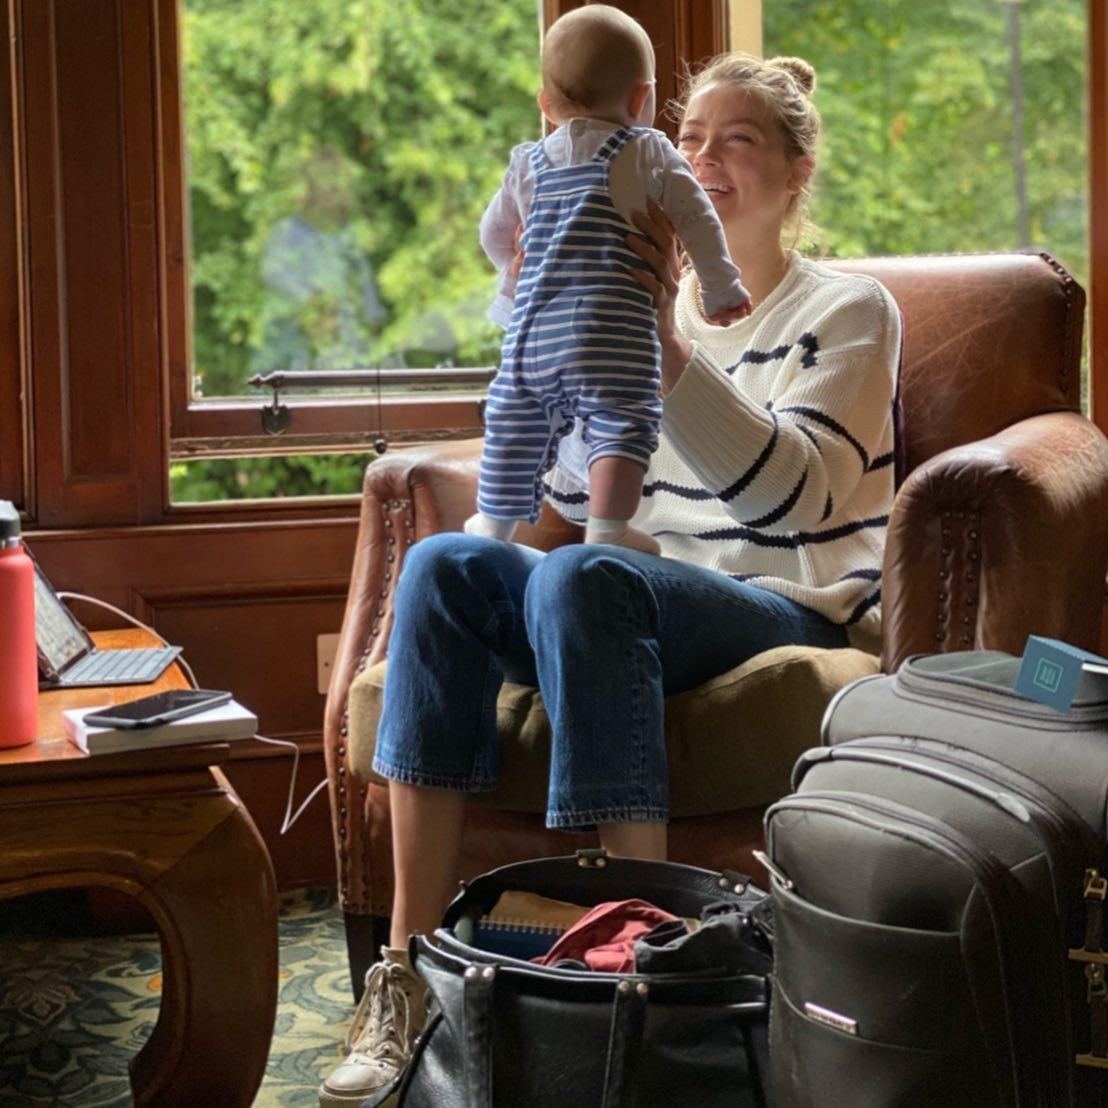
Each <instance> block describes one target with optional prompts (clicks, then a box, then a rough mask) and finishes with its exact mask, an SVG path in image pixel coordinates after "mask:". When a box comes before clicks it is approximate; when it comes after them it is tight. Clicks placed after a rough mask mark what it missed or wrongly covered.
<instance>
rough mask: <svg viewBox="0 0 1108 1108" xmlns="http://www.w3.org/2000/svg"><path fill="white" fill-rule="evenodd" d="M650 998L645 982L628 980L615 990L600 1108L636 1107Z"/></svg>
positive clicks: (648, 988)
mask: <svg viewBox="0 0 1108 1108" xmlns="http://www.w3.org/2000/svg"><path fill="white" fill-rule="evenodd" d="M649 994H650V987H649V985H647V983H646V982H645V981H637V982H636V981H630V980H626V979H625V980H623V981H621V982H620V983H619V984H618V985H617V986H616V989H615V999H614V1000H613V1001H612V1024H611V1031H610V1033H609V1035H608V1061H607V1064H606V1066H605V1067H604V1100H603V1101H602V1102H601V1108H632V1106H633V1105H634V1104H635V1088H634V1082H635V1074H636V1073H637V1072H638V1068H639V1054H640V1053H641V1051H642V1037H643V1028H644V1026H645V1024H646V1001H647V997H648V996H649Z"/></svg>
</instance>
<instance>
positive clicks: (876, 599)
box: [844, 589, 881, 627]
mask: <svg viewBox="0 0 1108 1108" xmlns="http://www.w3.org/2000/svg"><path fill="white" fill-rule="evenodd" d="M880 603H881V590H880V589H877V590H876V591H875V592H872V593H870V595H869V596H867V597H866V598H865V599H864V600H860V601H859V602H858V603H857V604H856V605H855V607H854V611H853V612H851V613H850V615H848V616H847V617H846V623H845V624H844V626H846V627H849V626H850V625H851V624H852V623H857V622H858V620H860V619H861V618H862V616H864V615H865V614H866V612H868V611H869V610H870V608H874V607H876V606H877V605H878V604H880Z"/></svg>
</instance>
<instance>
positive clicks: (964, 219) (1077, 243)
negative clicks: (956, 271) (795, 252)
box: [763, 0, 1088, 281]
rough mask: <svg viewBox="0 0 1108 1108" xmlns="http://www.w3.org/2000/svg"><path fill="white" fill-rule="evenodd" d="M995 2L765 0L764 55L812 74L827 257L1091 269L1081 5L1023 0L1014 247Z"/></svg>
mask: <svg viewBox="0 0 1108 1108" xmlns="http://www.w3.org/2000/svg"><path fill="white" fill-rule="evenodd" d="M1010 7H1011V5H1010V3H1009V2H1007V0H850V2H849V3H843V2H842V0H766V2H765V4H764V6H763V12H764V17H765V23H764V33H765V54H766V57H773V56H774V55H781V54H785V55H788V54H793V55H798V56H799V57H802V58H805V59H806V60H807V61H809V62H810V63H811V64H812V65H813V66H814V67H815V69H816V75H817V87H816V94H815V100H816V103H817V105H818V106H819V109H820V112H821V113H822V115H823V120H824V139H823V146H822V150H821V153H820V168H819V172H818V175H817V178H816V189H815V201H814V203H813V212H812V215H813V218H814V220H815V222H816V223H817V224H818V225H819V227H820V228H821V230H822V233H823V241H822V246H823V248H824V250H825V251H826V252H827V253H828V254H830V255H835V256H841V257H846V256H858V255H865V254H916V253H922V254H927V253H936V252H942V251H972V250H1010V249H1017V248H1019V247H1021V246H1032V247H1035V248H1039V249H1048V250H1049V251H1050V252H1051V253H1053V254H1054V255H1055V256H1056V257H1058V258H1059V260H1060V261H1062V262H1063V263H1064V264H1065V265H1066V266H1068V267H1069V268H1070V269H1071V270H1073V272H1074V274H1075V275H1076V276H1077V278H1078V280H1081V281H1084V280H1085V279H1086V277H1087V274H1088V234H1087V227H1086V220H1087V216H1086V211H1087V205H1086V201H1085V173H1086V150H1085V123H1084V120H1083V118H1082V112H1081V105H1082V103H1083V99H1084V89H1085V41H1086V25H1085V22H1086V21H1085V3H1084V0H1023V2H1022V3H1018V13H1019V17H1020V24H1021V27H1020V31H1021V33H1020V62H1021V66H1020V68H1021V70H1022V78H1023V82H1022V83H1023V90H1022V97H1023V112H1024V128H1023V129H1024V159H1025V163H1026V172H1027V200H1028V204H1027V207H1028V218H1029V224H1030V232H1031V238H1030V242H1028V243H1021V242H1020V220H1019V214H1018V207H1017V191H1016V184H1015V180H1016V177H1015V170H1014V166H1013V150H1014V145H1015V138H1014V136H1015V128H1014V112H1013V94H1012V87H1011V76H1012V52H1011V44H1010V41H1009V23H1008V20H1009V13H1010Z"/></svg>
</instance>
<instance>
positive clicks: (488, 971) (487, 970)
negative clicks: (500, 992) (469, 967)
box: [481, 966, 496, 981]
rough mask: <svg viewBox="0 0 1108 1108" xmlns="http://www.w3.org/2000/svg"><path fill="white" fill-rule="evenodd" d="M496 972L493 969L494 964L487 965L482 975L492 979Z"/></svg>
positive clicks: (489, 979)
mask: <svg viewBox="0 0 1108 1108" xmlns="http://www.w3.org/2000/svg"><path fill="white" fill-rule="evenodd" d="M495 974H496V970H495V969H493V967H492V966H485V968H484V969H483V970H482V971H481V976H482V977H484V978H485V979H486V980H488V981H491V980H492V979H493V977H494V976H495Z"/></svg>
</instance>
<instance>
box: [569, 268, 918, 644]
mask: <svg viewBox="0 0 1108 1108" xmlns="http://www.w3.org/2000/svg"><path fill="white" fill-rule="evenodd" d="M677 320H678V325H679V327H680V328H681V330H682V332H683V333H684V334H685V335H686V337H688V338H689V339H691V340H693V354H692V359H691V361H690V362H689V365H688V367H687V368H686V369H685V371H684V373H683V375H682V377H681V379H680V380H679V382H678V383H677V385H676V386H675V387H674V388H673V389H672V391H671V392H670V394H669V395H668V397H667V399H666V404H665V411H664V414H663V418H662V424H661V429H662V436H661V441H660V444H659V448H658V451H657V453H656V454H655V455H654V457H653V458H652V460H651V464H650V468H649V470H648V472H647V476H646V480H645V483H644V486H643V498H642V503H641V505H640V508H639V511H638V512H637V513H636V515H635V518H634V519H633V520H632V525H633V526H635V527H638V528H639V529H641V530H644V531H647V532H648V533H649V534H651V535H653V536H654V537H655V538H656V539H657V540H658V542H659V543H660V544H661V547H662V553H663V554H664V555H665V556H667V557H672V558H679V559H681V560H683V561H689V562H694V563H696V564H699V565H704V566H708V567H710V568H712V569H716V570H718V571H719V572H721V573H726V574H729V575H734V576H737V577H739V578H740V579H743V580H750V581H753V582H755V583H756V584H758V585H760V586H762V587H763V588H768V589H772V590H774V591H776V592H779V593H781V594H783V595H785V596H788V597H789V598H790V599H793V600H796V601H798V602H799V603H802V604H805V605H807V606H808V607H810V608H812V609H814V610H815V611H818V612H820V613H821V614H822V615H825V616H826V617H827V618H829V619H831V620H833V621H834V622H836V623H840V624H843V625H844V626H846V627H848V628H850V629H851V637H852V641H855V642H856V643H857V644H858V645H862V646H865V647H866V648H867V649H869V648H872V647H873V645H874V640H875V637H876V634H877V632H878V631H879V629H880V618H881V615H880V603H881V570H882V563H883V558H884V544H885V532H886V529H887V526H888V522H889V514H890V511H891V508H892V502H893V495H894V487H893V482H894V466H893V458H894V445H895V444H894V433H893V431H894V424H893V418H892V401H893V395H894V391H895V386H896V379H897V370H898V364H899V356H900V316H899V312H898V311H897V308H896V304H895V302H894V301H893V299H892V297H891V296H889V294H888V292H887V291H886V290H885V289H884V288H882V287H881V286H880V285H879V284H878V283H877V282H876V281H873V280H872V279H870V278H868V277H863V276H860V275H848V274H844V273H838V272H835V271H833V270H830V269H827V268H825V267H823V266H821V265H818V264H816V263H814V262H810V261H807V260H805V259H803V258H800V257H799V256H798V255H795V254H794V255H792V256H791V259H790V265H789V270H788V272H787V273H786V275H785V278H784V279H783V280H782V282H781V283H780V284H779V285H778V287H777V288H776V289H775V290H774V291H773V292H772V293H771V294H770V295H769V296H768V297H767V298H766V299H765V300H764V301H763V302H762V303H761V304H760V305H759V306H758V308H757V309H756V310H755V312H754V313H753V314H752V315H751V317H750V318H749V319H746V320H742V321H741V322H739V323H737V324H734V325H732V326H731V327H728V328H719V327H712V326H710V325H709V324H708V323H707V321H706V320H705V319H704V317H703V315H702V314H701V313H700V311H699V309H698V307H697V303H696V297H695V295H694V293H693V290H692V288H691V279H690V278H686V279H685V280H684V281H683V283H682V287H681V291H680V293H679V296H678V301H677ZM547 480H548V482H549V485H550V499H551V501H552V503H553V504H554V506H555V507H557V508H558V510H559V511H561V512H562V513H563V514H565V515H566V516H567V517H568V518H571V519H580V518H581V516H582V514H583V511H584V508H585V503H584V500H583V498H582V499H581V500H578V494H579V492H580V490H579V488H578V487H577V486H576V485H575V483H574V481H573V478H572V475H571V474H569V473H567V472H566V471H563V470H561V469H557V470H555V471H554V472H553V473H551V474H549V475H548V478H547ZM855 632H857V634H855Z"/></svg>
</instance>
